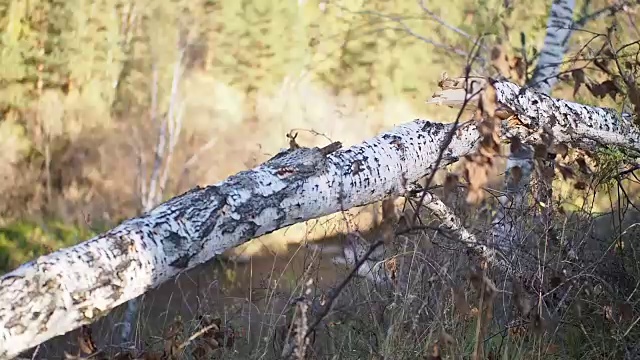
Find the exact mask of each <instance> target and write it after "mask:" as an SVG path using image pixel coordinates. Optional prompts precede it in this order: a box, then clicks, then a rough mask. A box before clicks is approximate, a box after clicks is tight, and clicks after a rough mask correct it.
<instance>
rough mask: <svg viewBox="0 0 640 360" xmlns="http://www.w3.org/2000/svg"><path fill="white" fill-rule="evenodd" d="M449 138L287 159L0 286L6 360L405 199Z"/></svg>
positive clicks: (469, 146) (461, 146) (398, 135)
mask: <svg viewBox="0 0 640 360" xmlns="http://www.w3.org/2000/svg"><path fill="white" fill-rule="evenodd" d="M473 128H474V127H471V128H469V129H468V130H466V131H465V132H464V133H462V134H461V136H457V137H456V138H455V139H454V141H453V142H452V144H451V147H450V149H449V151H448V152H447V153H446V154H445V157H444V159H443V161H442V163H441V165H443V166H444V165H446V164H450V163H452V162H454V161H457V160H458V158H459V156H463V155H465V154H467V153H469V152H470V151H472V150H473V148H474V146H475V143H476V139H477V132H476V131H475V130H473ZM451 129H452V125H446V124H441V123H433V122H428V121H424V120H417V121H414V122H412V123H409V124H405V125H401V126H398V127H396V128H395V129H393V130H392V131H390V132H387V133H384V134H382V135H379V136H377V137H375V138H373V139H372V140H370V141H366V142H364V143H362V144H359V145H356V146H353V147H351V148H348V149H344V150H338V151H335V152H332V153H329V152H330V151H326V150H325V151H323V150H322V149H318V148H313V149H309V148H302V149H296V150H287V151H286V152H282V153H280V154H278V155H277V156H275V157H274V158H272V159H270V160H269V161H267V162H265V163H264V164H262V165H260V166H258V167H256V168H255V169H253V170H250V171H244V172H241V173H238V174H237V175H234V176H231V177H230V178H228V179H227V180H225V181H223V182H221V183H219V184H217V185H212V186H207V187H205V188H195V189H193V190H191V191H189V192H187V193H185V194H183V195H180V196H177V197H175V198H173V199H171V200H169V201H167V202H165V203H163V204H161V205H159V206H158V207H156V208H154V209H153V210H151V211H149V212H148V213H146V214H144V215H142V216H140V217H138V218H133V219H130V220H127V221H125V222H123V223H122V224H120V225H119V226H117V227H115V228H114V229H112V230H110V231H108V232H106V233H104V234H101V235H99V236H97V237H95V238H92V239H90V240H88V241H86V242H84V243H81V244H78V245H76V246H73V247H70V248H66V249H62V250H59V251H57V252H54V253H52V254H49V255H46V256H42V257H40V258H38V259H36V260H34V261H32V262H29V263H26V264H24V265H22V266H21V267H19V268H18V269H16V270H14V271H13V272H11V273H8V274H6V275H4V276H3V277H1V278H0V358H7V357H8V358H11V357H14V356H17V355H18V354H19V353H21V352H22V351H24V350H27V349H29V348H31V347H33V346H35V345H38V344H40V343H42V342H44V341H46V340H48V339H50V338H52V337H55V336H57V335H62V334H64V333H66V332H68V331H71V330H73V329H76V328H78V327H80V326H82V325H85V324H89V323H92V322H94V321H95V320H96V319H97V318H99V317H101V316H103V315H105V314H106V313H108V312H109V311H110V310H111V309H113V308H115V307H116V306H118V305H120V304H123V303H125V302H126V301H128V300H131V299H134V298H136V297H138V296H139V295H141V294H143V293H145V292H146V291H148V290H149V289H151V288H154V287H157V286H158V285H160V284H162V283H163V282H165V281H167V280H169V279H171V278H172V277H174V276H176V275H177V274H178V273H180V272H182V271H185V270H187V269H190V268H193V267H195V266H197V265H198V264H202V263H204V262H206V261H208V260H210V259H212V258H213V257H215V256H216V255H219V254H221V253H222V252H224V251H225V250H227V249H230V248H232V247H235V246H237V245H240V244H242V243H244V242H246V241H248V240H250V239H252V238H255V237H258V236H260V235H264V234H267V233H269V232H272V231H274V230H277V229H280V228H283V227H286V226H288V225H291V224H295V223H298V222H302V221H305V220H309V219H313V218H317V217H320V216H324V215H328V214H332V213H335V212H338V211H341V210H343V209H349V208H352V207H356V206H362V205H366V204H369V203H372V202H375V201H378V200H381V199H383V198H385V197H387V196H389V195H392V194H395V195H403V194H404V193H405V191H406V190H407V188H408V187H409V186H410V184H411V183H412V182H415V181H417V180H418V179H419V178H420V177H422V176H424V175H425V174H427V173H429V172H430V171H432V170H433V169H432V166H433V164H434V163H435V161H436V158H437V156H438V152H439V148H440V144H441V143H443V142H444V140H445V138H446V137H447V135H448V133H449V131H450V130H451ZM328 150H332V149H328ZM333 150H335V149H333Z"/></svg>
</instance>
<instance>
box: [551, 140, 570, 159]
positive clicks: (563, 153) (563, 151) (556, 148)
mask: <svg viewBox="0 0 640 360" xmlns="http://www.w3.org/2000/svg"><path fill="white" fill-rule="evenodd" d="M552 151H553V153H554V154H556V155H560V157H562V158H566V157H567V155H568V154H569V147H568V146H567V145H566V144H562V143H555V144H553V147H552Z"/></svg>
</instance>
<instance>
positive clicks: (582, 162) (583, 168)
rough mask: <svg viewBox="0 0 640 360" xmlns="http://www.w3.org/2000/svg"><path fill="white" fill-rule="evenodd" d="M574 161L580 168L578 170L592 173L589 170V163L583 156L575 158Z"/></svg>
mask: <svg viewBox="0 0 640 360" xmlns="http://www.w3.org/2000/svg"><path fill="white" fill-rule="evenodd" d="M576 162H577V163H578V168H579V169H580V172H582V173H583V174H585V175H591V174H593V171H591V168H589V165H587V162H586V161H585V159H584V158H583V157H579V158H577V159H576Z"/></svg>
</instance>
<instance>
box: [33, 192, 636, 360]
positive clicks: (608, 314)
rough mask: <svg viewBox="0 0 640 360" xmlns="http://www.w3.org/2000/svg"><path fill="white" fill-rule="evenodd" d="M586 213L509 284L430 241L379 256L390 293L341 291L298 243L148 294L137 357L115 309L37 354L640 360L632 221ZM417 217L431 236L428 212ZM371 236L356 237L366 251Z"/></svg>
mask: <svg viewBox="0 0 640 360" xmlns="http://www.w3.org/2000/svg"><path fill="white" fill-rule="evenodd" d="M455 194H456V195H454V196H452V197H451V198H450V199H449V203H450V204H452V205H454V204H462V203H464V197H465V194H464V192H462V191H460V192H456V193H455ZM458 210H459V211H460V213H461V214H463V215H464V214H465V212H469V211H473V210H472V209H463V208H461V207H460V206H458ZM588 210H589V209H586V208H583V209H582V210H581V211H576V212H559V213H558V214H557V218H556V222H557V223H556V227H557V228H559V229H561V231H560V233H561V237H562V238H560V239H550V238H549V239H547V238H537V239H536V238H529V239H528V241H527V242H526V244H527V245H523V246H522V247H520V248H518V249H517V254H516V258H515V260H514V261H513V263H512V265H513V269H512V271H513V272H512V273H510V274H505V273H503V272H501V271H499V270H498V269H495V268H484V264H482V263H475V262H474V261H473V260H471V261H470V259H469V257H468V256H467V254H466V252H465V250H464V248H463V246H462V245H461V244H458V243H456V242H455V241H452V240H451V239H449V238H448V237H447V236H446V234H440V233H439V232H434V231H431V230H427V231H422V232H417V233H413V234H412V235H399V236H394V237H393V239H392V242H391V244H387V246H386V247H385V253H384V259H382V261H385V263H386V264H387V266H385V268H386V271H389V272H395V274H396V277H395V281H393V282H392V283H387V284H373V283H371V282H370V281H367V280H365V279H360V278H355V279H352V280H351V281H349V282H348V283H347V285H346V286H345V287H344V288H343V289H341V290H340V291H338V292H336V289H339V287H340V283H341V282H342V281H343V280H344V279H345V278H346V277H347V276H348V275H349V273H350V269H348V268H344V269H342V268H340V269H338V268H336V267H335V266H334V265H333V264H332V263H331V262H330V260H329V259H328V258H327V255H328V254H326V253H320V252H318V251H315V250H311V249H310V248H307V247H305V246H304V244H291V245H290V246H289V248H288V250H287V251H286V252H283V253H281V254H279V255H273V256H270V255H265V254H263V255H256V256H254V257H252V258H251V259H250V261H249V262H246V263H233V262H228V261H222V262H220V261H214V262H211V263H209V264H206V265H204V266H201V267H199V268H197V269H193V270H191V271H190V272H188V273H186V274H183V275H181V276H180V277H179V278H178V279H176V280H175V281H174V282H170V283H168V284H165V285H163V286H162V287H160V288H159V289H157V290H154V291H152V292H150V293H149V294H147V295H146V296H145V299H144V301H143V308H142V311H141V314H140V317H139V320H138V322H137V324H136V325H137V330H136V339H137V340H136V350H128V349H119V348H117V347H115V346H114V342H113V341H112V340H111V338H112V335H113V334H114V333H117V329H118V327H117V323H118V321H119V319H120V314H121V313H122V309H117V310H116V311H114V312H113V313H112V314H110V315H109V316H107V318H105V319H102V320H100V321H99V322H98V323H96V324H94V325H93V326H92V329H93V334H92V339H93V342H94V345H90V346H87V345H86V343H87V341H88V340H87V336H88V335H87V333H86V330H82V331H75V332H73V333H71V334H68V335H66V336H64V337H62V338H59V339H56V340H54V341H52V342H50V343H48V344H45V345H44V346H43V347H42V349H41V350H40V354H41V355H42V356H47V355H48V356H47V357H48V358H50V357H51V356H55V355H54V354H58V355H60V354H61V352H62V351H67V352H73V351H84V352H85V353H84V354H83V356H85V357H91V358H101V357H102V358H119V359H122V358H144V359H159V358H169V359H248V358H250V359H276V358H282V355H283V354H290V355H291V356H292V358H299V357H297V355H296V354H298V355H299V354H301V353H302V352H303V351H302V350H304V353H305V357H304V358H309V359H314V358H316V359H394V360H395V359H463V358H472V359H532V358H536V359H573V358H581V359H582V358H584V359H605V358H607V359H633V358H636V357H637V356H638V355H640V353H639V352H638V351H639V350H640V349H639V348H638V346H637V343H638V342H639V341H640V330H639V328H638V326H637V323H638V322H639V319H640V307H639V306H638V300H639V299H640V294H639V293H638V287H639V286H640V269H638V259H636V255H635V246H636V245H635V243H636V239H637V235H636V233H637V230H636V229H637V228H638V227H637V226H638V225H637V224H638V223H636V220H640V214H639V213H637V212H635V211H633V210H628V211H627V213H626V217H625V218H624V222H623V223H619V222H618V215H620V214H621V213H622V212H624V209H620V212H618V211H614V212H612V213H609V214H596V213H591V212H590V211H588ZM421 218H422V220H423V222H424V223H425V224H426V225H430V224H431V225H436V224H437V223H435V222H433V221H432V220H431V219H430V218H429V215H428V214H427V213H425V214H423V216H422V217H421ZM470 218H471V217H470ZM472 221H473V223H471V224H467V225H468V226H469V227H470V228H471V229H473V230H474V231H475V232H476V233H478V234H482V232H483V231H486V230H483V229H487V228H488V227H487V225H488V224H487V223H486V222H485V220H483V219H482V218H481V217H476V218H473V220H472ZM524 221H526V220H524ZM526 228H527V229H528V230H535V231H536V232H538V231H539V230H540V229H539V228H535V227H534V225H533V224H527V227H526ZM380 231H381V229H374V230H373V231H371V232H369V233H367V232H365V233H364V236H365V238H367V239H369V240H371V241H374V239H376V238H377V237H379V236H380ZM538 233H539V232H538ZM327 241H328V242H335V243H339V242H340V241H342V240H341V238H340V237H334V238H331V239H327ZM564 243H572V244H575V245H577V247H578V248H579V249H580V250H579V261H572V260H571V259H569V258H568V257H567V255H566V253H565V252H564V251H563V247H562V246H561V245H562V244H564ZM332 299H333V300H335V301H334V303H333V306H332V307H331V309H330V311H328V312H327V313H326V316H322V314H323V313H324V312H323V309H325V307H326V305H327V303H328V302H329V301H330V300H332ZM314 324H315V325H314ZM301 334H308V335H309V336H307V337H304V336H302V335H301ZM78 336H79V339H80V340H79V341H78V340H77V339H76V337H78ZM89 343H91V342H90V341H89ZM80 344H84V345H80ZM303 344H304V346H301V345H303ZM303 347H304V349H303ZM87 349H89V350H90V351H89V353H90V354H87V353H86V352H87ZM91 349H93V350H91ZM117 354H119V355H117Z"/></svg>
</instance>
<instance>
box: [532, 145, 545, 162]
mask: <svg viewBox="0 0 640 360" xmlns="http://www.w3.org/2000/svg"><path fill="white" fill-rule="evenodd" d="M533 150H534V151H533V157H534V158H536V159H546V158H547V153H548V151H547V146H546V145H543V144H536V145H535V146H534V147H533Z"/></svg>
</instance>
